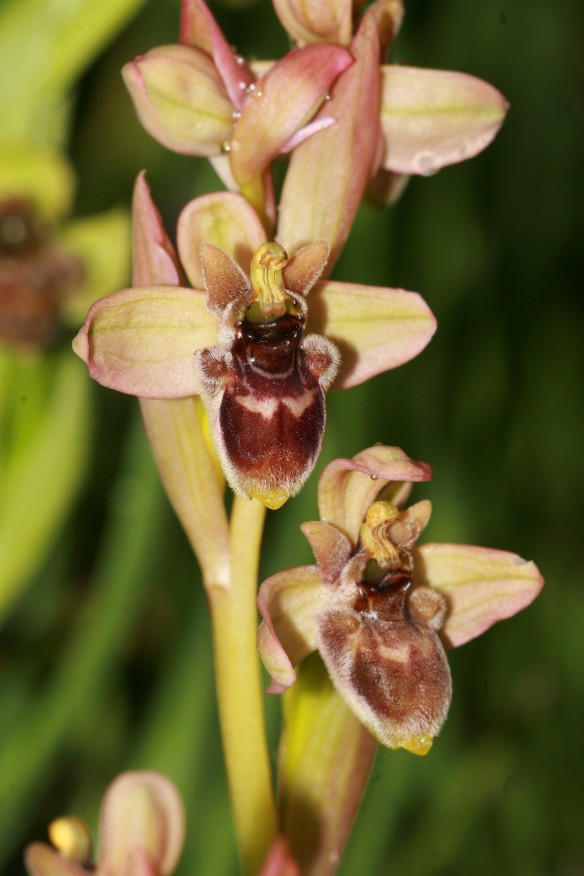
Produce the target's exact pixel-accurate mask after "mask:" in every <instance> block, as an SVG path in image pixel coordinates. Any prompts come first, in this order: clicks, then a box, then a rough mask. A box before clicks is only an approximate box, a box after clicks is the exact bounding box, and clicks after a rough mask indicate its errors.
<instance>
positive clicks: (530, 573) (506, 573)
mask: <svg viewBox="0 0 584 876" xmlns="http://www.w3.org/2000/svg"><path fill="white" fill-rule="evenodd" d="M430 475H431V472H430V469H429V467H428V466H427V465H425V464H424V463H418V462H413V461H412V460H411V459H409V458H408V457H407V456H406V454H405V453H404V452H403V451H402V450H400V449H399V448H395V447H383V446H376V447H372V448H369V449H368V450H365V451H363V452H362V453H359V454H358V455H357V456H355V457H354V458H353V459H337V460H335V461H333V462H332V463H330V464H329V465H328V466H326V467H325V469H324V470H323V473H322V475H321V479H320V482H319V488H318V504H319V511H320V518H321V519H320V521H315V522H311V523H305V524H304V525H303V527H302V530H303V532H304V534H305V535H306V537H307V538H308V540H309V541H310V544H311V546H312V549H313V551H314V554H315V557H316V565H314V566H303V567H300V568H296V569H291V570H288V571H285V572H280V573H279V574H276V575H274V576H272V577H271V578H268V579H267V580H266V581H264V583H263V584H262V586H261V587H260V592H259V598H258V605H259V609H260V612H261V614H262V616H263V622H262V624H261V626H260V628H259V633H258V641H259V651H260V654H261V656H262V659H263V661H264V663H265V665H266V668H267V669H268V671H269V672H270V674H271V676H272V684H271V688H270V692H272V693H279V692H283V691H284V690H285V689H287V688H288V687H290V685H291V684H293V682H294V680H295V669H294V667H295V666H296V665H297V664H298V663H300V662H301V660H303V659H304V657H306V656H307V655H308V654H309V653H310V652H312V651H315V650H318V651H319V652H320V655H321V657H322V659H323V661H324V663H325V665H326V667H327V669H328V672H329V675H330V677H331V679H332V681H333V684H334V685H335V687H336V688H337V691H338V692H339V694H340V695H341V696H342V697H343V699H344V700H345V702H346V703H347V705H348V706H349V707H350V708H351V710H352V711H353V712H354V714H355V715H356V716H357V718H358V719H359V720H360V721H361V722H362V723H363V724H364V725H365V726H366V727H367V728H368V729H369V730H370V731H371V733H372V734H373V735H374V736H375V737H376V739H377V740H378V741H379V742H381V743H382V744H383V745H385V746H387V747H389V748H405V749H407V750H409V751H411V752H413V753H415V754H426V753H427V751H428V750H429V749H430V747H431V745H432V740H433V739H434V737H435V736H436V735H437V733H438V732H439V730H440V728H441V726H442V724H443V723H444V720H445V718H446V715H447V713H448V708H449V706H450V699H451V692H452V684H451V678H450V670H449V668H448V662H447V659H446V654H445V649H447V648H452V647H458V646H459V645H463V644H464V643H465V642H468V641H469V640H470V639H473V638H474V637H475V636H478V635H480V634H481V633H483V632H484V631H485V630H486V629H488V628H489V627H490V626H491V625H492V624H493V623H495V622H496V621H498V620H502V619H503V618H507V617H510V616H511V615H513V614H515V613H516V612H518V611H520V610H521V609H523V608H525V607H526V606H527V605H529V604H530V603H531V602H532V600H533V599H534V598H535V597H536V596H537V594H538V593H539V591H540V589H541V587H542V584H543V581H542V578H541V575H540V574H539V571H538V569H537V568H536V566H535V565H534V564H533V563H531V562H526V561H525V560H523V559H521V557H519V556H517V555H516V554H512V553H508V552H506V551H500V550H491V549H487V548H480V547H474V546H469V545H450V544H425V545H421V546H419V547H418V546H416V544H415V543H416V540H417V538H418V537H419V535H420V534H421V533H422V531H423V529H424V527H425V526H426V524H427V522H428V520H429V518H430V513H431V505H430V502H429V501H427V500H422V501H420V502H418V503H416V504H414V505H411V506H409V507H408V508H407V509H405V510H403V504H404V502H405V500H406V498H407V496H408V494H409V492H410V490H411V485H412V483H413V482H415V481H425V480H428V479H429V477H430Z"/></svg>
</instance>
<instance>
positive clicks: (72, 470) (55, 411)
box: [0, 351, 91, 618]
mask: <svg viewBox="0 0 584 876" xmlns="http://www.w3.org/2000/svg"><path fill="white" fill-rule="evenodd" d="M42 368H43V365H42V363H41V362H39V363H38V368H37V369H36V371H37V374H36V375H35V377H36V378H37V379H38V381H42V380H43V375H42ZM12 391H13V392H15V393H17V394H18V393H19V387H18V386H15V387H13V389H12ZM89 392H90V389H89V384H88V381H87V377H86V376H85V374H84V372H83V370H82V369H80V368H79V366H78V364H77V363H76V362H75V361H74V359H72V357H71V356H70V354H69V353H68V351H67V352H65V353H64V354H63V356H62V357H61V358H60V360H59V362H58V364H57V368H56V372H55V378H54V383H53V385H52V388H51V390H50V397H49V399H48V402H47V406H46V408H45V410H44V411H43V412H42V414H41V416H40V418H39V420H38V422H37V424H36V428H35V430H34V434H33V435H32V437H31V439H30V441H28V442H27V444H26V446H25V447H23V448H19V447H17V446H15V447H13V450H12V452H11V453H10V455H9V456H8V458H5V459H3V460H0V618H2V616H3V615H4V614H6V612H7V611H8V610H9V609H10V606H11V605H12V603H13V602H14V600H15V599H17V598H18V596H19V595H20V593H21V592H22V590H23V589H24V588H25V587H26V584H27V581H28V578H29V576H30V575H31V574H32V573H33V572H34V570H35V568H36V567H37V566H38V564H39V563H40V562H41V560H42V558H43V557H44V555H45V553H46V551H47V550H48V548H49V546H50V544H51V541H52V539H53V538H54V536H55V534H56V533H57V532H58V530H59V528H60V526H61V524H62V522H63V519H64V518H65V516H66V514H67V512H68V510H69V508H70V506H71V503H72V501H73V498H74V497H75V494H76V492H77V489H78V486H79V482H80V480H81V478H82V476H83V472H84V469H85V465H86V462H87V451H88V439H89V429H90V425H91V418H90V413H91V412H90V406H89ZM22 403H23V404H26V398H23V402H22Z"/></svg>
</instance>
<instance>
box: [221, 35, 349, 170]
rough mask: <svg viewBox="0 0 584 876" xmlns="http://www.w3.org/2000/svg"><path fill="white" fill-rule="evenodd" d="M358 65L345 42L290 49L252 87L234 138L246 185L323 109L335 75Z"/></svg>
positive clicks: (234, 162) (234, 158) (235, 164)
mask: <svg viewBox="0 0 584 876" xmlns="http://www.w3.org/2000/svg"><path fill="white" fill-rule="evenodd" d="M352 63H353V58H352V56H351V54H350V53H349V52H347V51H346V50H345V49H343V48H341V47H340V46H329V45H318V46H306V47H305V48H304V49H296V50H293V51H291V52H288V53H287V54H286V55H285V56H284V57H283V58H282V60H281V61H278V63H276V64H274V66H273V67H271V68H270V69H269V70H268V71H267V73H265V74H264V75H263V76H262V77H261V78H260V79H258V81H257V82H256V83H255V85H253V86H250V89H251V90H250V91H249V93H248V95H247V99H246V100H245V103H244V104H243V106H242V109H241V116H240V118H239V119H238V120H237V122H236V124H235V128H234V130H233V139H232V141H231V152H230V156H231V167H232V169H233V173H234V175H235V178H236V179H237V180H238V181H239V183H240V184H241V185H245V184H247V183H249V182H251V180H253V179H254V178H255V177H257V176H258V175H259V174H261V172H262V171H263V170H264V168H265V167H266V166H267V165H268V163H269V162H270V161H272V160H273V159H274V158H275V157H276V156H277V155H278V154H279V153H280V152H281V151H282V147H284V146H285V144H287V142H288V141H290V138H291V137H292V136H293V135H294V134H295V133H296V132H297V131H298V130H299V129H301V128H302V127H303V126H304V125H305V124H306V123H307V122H309V121H310V119H311V118H312V116H313V115H314V114H315V113H316V111H317V110H318V108H319V106H320V104H321V103H322V102H323V101H324V98H325V96H326V94H327V93H328V90H329V89H330V87H331V86H332V84H333V82H334V81H335V79H336V78H337V77H338V76H339V75H340V74H341V73H342V72H343V70H346V68H347V67H349V66H350V65H351V64H352Z"/></svg>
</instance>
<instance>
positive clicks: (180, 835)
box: [26, 772, 185, 876]
mask: <svg viewBox="0 0 584 876" xmlns="http://www.w3.org/2000/svg"><path fill="white" fill-rule="evenodd" d="M184 832H185V826H184V812H183V806H182V802H181V799H180V797H179V794H178V792H177V790H176V788H175V786H174V785H173V784H172V783H171V782H170V781H169V780H168V779H166V778H164V776H161V775H159V774H158V773H154V772H130V773H123V774H122V775H120V776H118V777H117V779H115V780H114V781H113V782H112V784H111V785H110V786H109V788H108V790H107V792H106V794H105V797H104V800H103V804H102V808H101V817H100V848H99V855H98V859H97V863H96V864H95V866H93V865H92V864H91V858H92V843H91V837H90V835H89V831H88V829H87V827H86V826H85V824H84V823H83V822H82V821H81V820H80V819H78V818H76V817H72V816H68V817H64V818H58V819H57V820H56V821H53V822H52V824H51V825H50V827H49V837H50V839H51V842H52V843H53V846H54V848H52V847H51V846H48V845H46V844H44V843H32V844H31V845H29V846H28V848H27V850H26V867H27V870H28V872H29V874H30V876H90V874H93V876H170V874H171V873H173V872H174V870H175V868H176V865H177V863H178V860H179V857H180V853H181V851H182V847H183V843H184Z"/></svg>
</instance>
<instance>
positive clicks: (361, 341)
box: [308, 281, 436, 389]
mask: <svg viewBox="0 0 584 876" xmlns="http://www.w3.org/2000/svg"><path fill="white" fill-rule="evenodd" d="M435 330H436V320H435V318H434V316H433V314H432V312H431V310H430V308H429V307H428V305H427V304H426V303H425V302H424V300H423V299H422V298H421V297H420V296H419V295H418V294H417V293H416V292H405V291H404V290H403V289H387V288H385V289H384V288H381V287H376V286H360V285H358V284H356V283H337V282H334V281H327V282H321V283H317V284H316V286H315V287H314V289H313V290H312V292H311V293H310V298H309V310H308V331H314V332H317V333H318V334H323V335H326V336H327V337H328V338H330V339H331V341H334V343H335V344H336V345H337V346H338V347H339V349H340V351H341V357H342V363H341V370H340V372H339V375H338V377H337V379H336V382H335V383H334V384H333V389H346V388H347V387H350V386H356V385H357V384H359V383H363V381H365V380H368V379H369V378H370V377H373V376H374V375H375V374H380V373H381V372H383V371H387V370H388V369H390V368H395V367H397V366H398V365H402V364H403V363H404V362H407V361H409V360H410V359H413V357H414V356H416V355H417V354H418V353H419V352H420V351H421V350H423V349H424V347H425V346H426V344H428V342H429V341H430V339H431V337H432V335H433V334H434V332H435Z"/></svg>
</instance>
